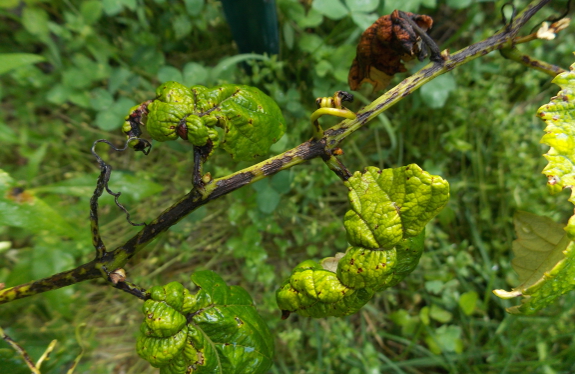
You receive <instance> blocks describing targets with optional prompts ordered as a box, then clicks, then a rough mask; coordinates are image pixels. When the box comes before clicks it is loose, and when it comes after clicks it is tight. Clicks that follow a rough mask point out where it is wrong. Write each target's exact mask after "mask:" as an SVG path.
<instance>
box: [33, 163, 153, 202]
mask: <svg viewBox="0 0 575 374" xmlns="http://www.w3.org/2000/svg"><path fill="white" fill-rule="evenodd" d="M98 175H99V174H98V173H93V174H84V175H81V176H79V177H76V178H71V179H68V180H65V181H62V182H57V183H53V184H48V185H44V186H42V187H37V188H34V189H33V190H31V191H32V192H34V193H39V192H42V193H54V194H62V195H68V196H78V197H84V196H90V195H91V194H92V192H93V191H94V184H95V183H96V180H97V179H98ZM109 185H110V189H111V190H112V191H114V192H119V191H120V192H122V197H121V198H120V199H121V200H122V201H128V202H130V201H131V202H137V201H142V200H144V199H146V198H148V197H150V196H153V195H156V194H158V193H160V192H162V191H163V190H164V186H162V185H161V184H158V183H155V182H152V181H150V180H145V179H142V178H139V177H137V176H134V175H131V174H129V173H125V172H122V171H120V170H114V172H113V173H112V176H111V178H110V183H109ZM100 202H101V203H106V204H108V203H113V198H112V197H109V195H107V194H104V195H102V197H101V199H100Z"/></svg>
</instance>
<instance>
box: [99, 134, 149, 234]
mask: <svg viewBox="0 0 575 374" xmlns="http://www.w3.org/2000/svg"><path fill="white" fill-rule="evenodd" d="M133 140H137V141H139V142H143V143H144V144H145V145H146V148H147V149H151V148H152V145H151V144H150V142H149V141H147V140H146V139H140V138H129V139H128V140H126V143H125V144H124V147H123V148H117V147H116V146H114V145H113V144H112V143H111V142H110V141H108V140H106V139H98V140H96V141H95V142H94V144H93V145H92V150H91V151H92V154H93V155H94V157H96V160H97V161H98V164H99V165H100V169H101V170H102V174H100V178H98V187H100V194H99V195H98V196H97V197H96V199H97V198H98V197H100V195H101V194H102V192H101V186H100V184H101V185H103V187H104V188H105V189H106V192H108V193H109V194H110V195H112V196H114V202H115V203H116V206H118V208H120V209H121V210H122V211H123V212H124V213H126V220H127V221H128V222H129V223H130V225H132V226H145V225H146V223H145V222H142V223H134V222H132V220H131V219H130V213H129V212H128V210H127V209H126V208H125V207H124V206H123V205H122V204H121V203H120V202H119V201H118V199H119V197H120V195H121V194H122V192H113V191H112V190H111V189H110V188H109V187H108V182H109V181H110V176H111V174H112V167H111V166H110V165H108V164H106V163H105V162H104V160H102V158H101V157H100V156H98V154H97V153H96V145H97V144H98V143H106V144H108V145H109V146H110V147H111V148H112V149H113V150H114V151H118V152H123V151H125V150H126V149H128V147H129V144H130V142H131V141H133ZM148 152H149V151H148ZM100 179H101V180H100ZM100 182H101V183H100ZM98 187H97V188H96V191H98ZM96 191H95V195H96Z"/></svg>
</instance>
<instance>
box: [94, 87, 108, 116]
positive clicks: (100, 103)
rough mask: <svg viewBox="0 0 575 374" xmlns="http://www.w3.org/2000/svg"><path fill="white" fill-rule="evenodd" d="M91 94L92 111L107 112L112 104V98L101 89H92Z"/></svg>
mask: <svg viewBox="0 0 575 374" xmlns="http://www.w3.org/2000/svg"><path fill="white" fill-rule="evenodd" d="M91 94H92V95H91V96H92V97H91V99H90V102H91V103H92V108H94V110H102V111H103V110H107V109H108V108H110V107H111V106H112V104H113V103H114V97H113V96H112V95H111V94H110V93H109V92H108V91H106V90H105V89H103V88H101V87H98V88H95V89H93V90H92V92H91Z"/></svg>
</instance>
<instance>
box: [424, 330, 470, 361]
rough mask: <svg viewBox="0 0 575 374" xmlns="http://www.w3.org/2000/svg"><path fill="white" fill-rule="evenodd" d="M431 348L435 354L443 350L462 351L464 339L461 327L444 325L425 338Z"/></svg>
mask: <svg viewBox="0 0 575 374" xmlns="http://www.w3.org/2000/svg"><path fill="white" fill-rule="evenodd" d="M425 342H426V343H427V344H428V346H429V348H430V350H431V351H432V352H433V353H435V354H441V352H455V353H461V352H462V351H463V341H462V340H461V327H459V326H448V325H443V326H441V327H439V328H438V329H437V330H435V331H434V332H433V334H432V335H431V336H428V337H426V338H425Z"/></svg>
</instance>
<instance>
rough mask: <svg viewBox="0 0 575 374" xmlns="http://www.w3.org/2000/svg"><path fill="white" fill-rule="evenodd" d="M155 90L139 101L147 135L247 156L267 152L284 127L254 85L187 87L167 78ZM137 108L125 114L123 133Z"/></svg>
mask: <svg viewBox="0 0 575 374" xmlns="http://www.w3.org/2000/svg"><path fill="white" fill-rule="evenodd" d="M156 95H157V96H156V99H155V100H153V101H151V103H149V104H146V103H144V104H142V105H145V106H147V109H146V111H147V115H146V116H144V117H145V118H144V117H142V119H141V120H142V121H144V122H145V125H146V126H147V129H148V132H149V134H150V136H151V137H152V139H154V140H157V141H160V142H164V141H168V140H176V139H177V138H182V139H184V140H188V141H189V142H190V143H192V144H193V145H195V146H198V147H204V146H208V147H210V148H211V149H213V147H218V146H219V145H221V146H222V148H223V149H224V150H225V151H226V152H228V153H229V154H230V155H231V156H232V158H234V159H236V160H245V161H247V160H252V159H253V158H255V157H259V156H262V155H264V154H266V153H267V152H268V150H269V148H270V146H271V145H272V144H274V143H275V142H277V141H278V140H279V139H280V138H281V137H282V136H283V134H284V132H285V120H284V118H283V115H282V113H281V110H280V109H279V107H278V105H277V104H276V103H275V101H273V100H272V99H271V98H270V97H269V96H267V95H266V94H264V93H263V92H262V91H260V90H259V89H257V88H255V87H250V86H240V85H233V84H224V85H220V86H216V87H213V88H207V87H204V86H199V85H197V86H192V87H189V88H188V87H186V86H184V85H182V84H180V83H177V82H166V83H164V84H162V85H161V86H160V87H158V89H157V90H156ZM140 107H141V106H138V107H134V108H132V113H130V115H129V116H128V117H126V122H125V123H124V127H123V128H122V130H123V131H124V133H126V134H130V133H131V131H132V130H133V127H132V121H136V120H135V118H137V117H136V116H135V112H136V111H137V110H139V109H136V108H140ZM138 121H139V120H138ZM136 122H137V121H136ZM216 127H219V128H221V129H222V130H223V131H217V130H216ZM210 152H211V150H210Z"/></svg>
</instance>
